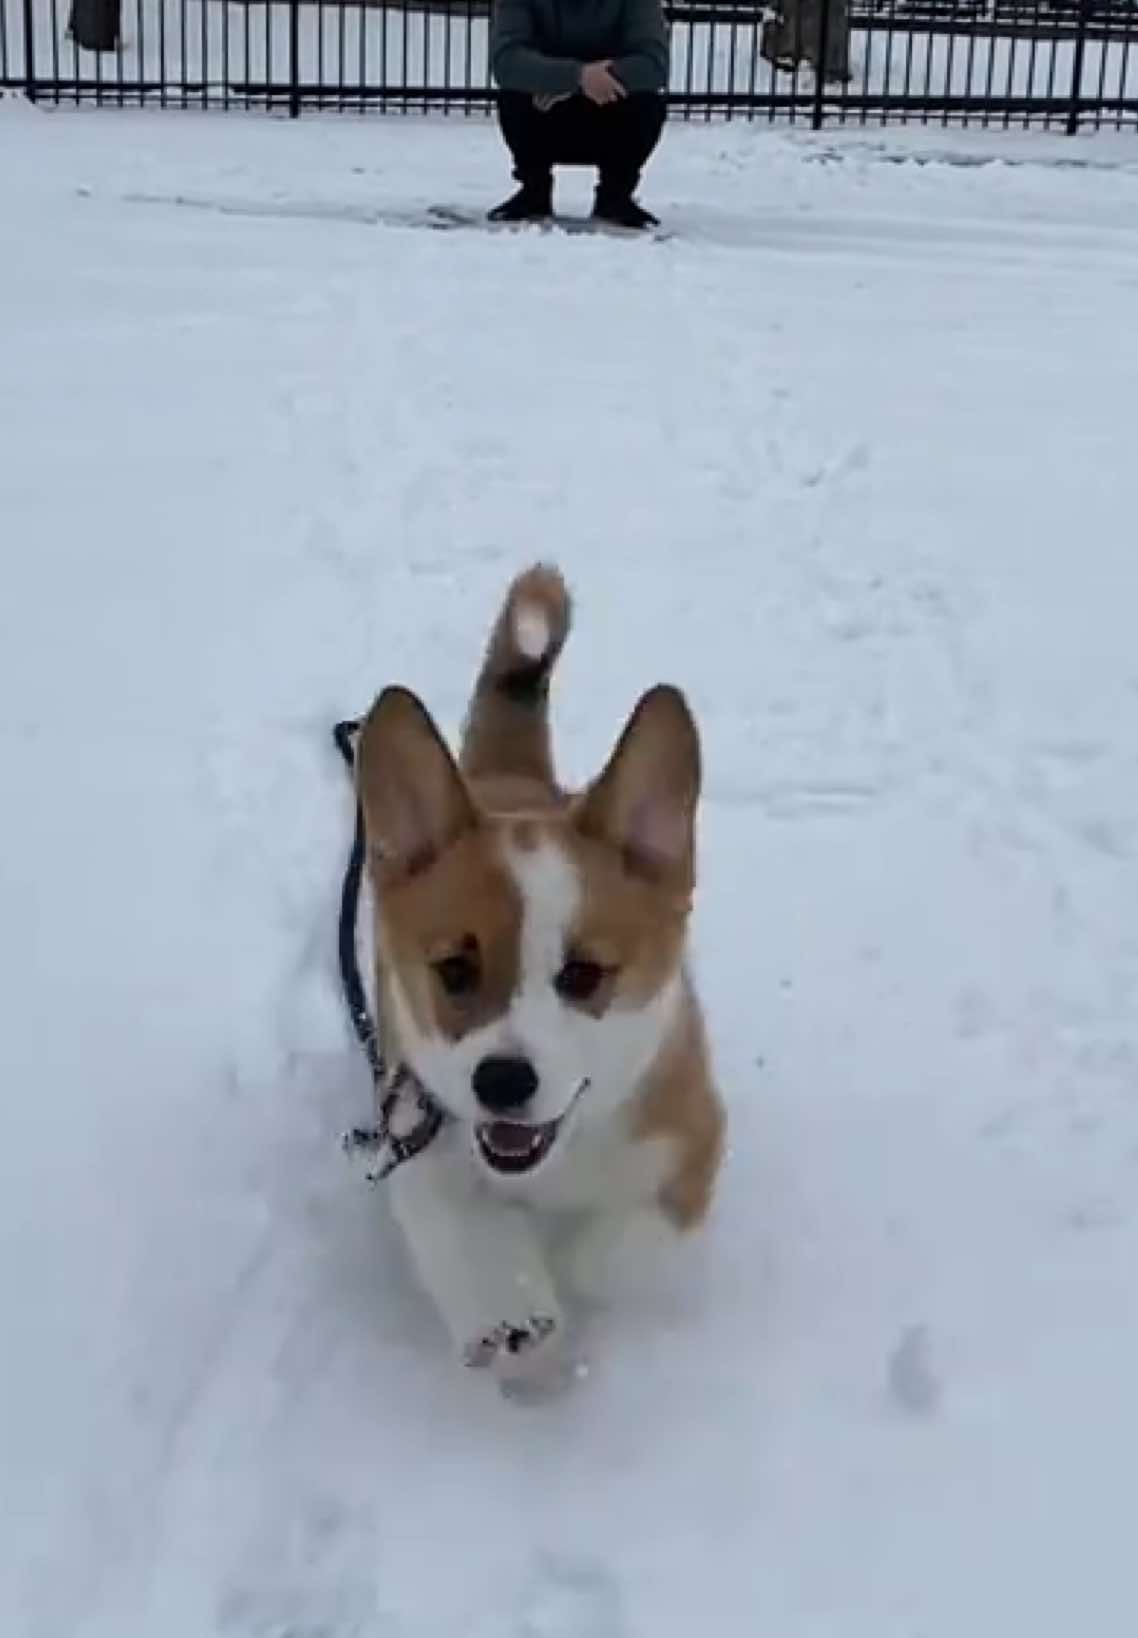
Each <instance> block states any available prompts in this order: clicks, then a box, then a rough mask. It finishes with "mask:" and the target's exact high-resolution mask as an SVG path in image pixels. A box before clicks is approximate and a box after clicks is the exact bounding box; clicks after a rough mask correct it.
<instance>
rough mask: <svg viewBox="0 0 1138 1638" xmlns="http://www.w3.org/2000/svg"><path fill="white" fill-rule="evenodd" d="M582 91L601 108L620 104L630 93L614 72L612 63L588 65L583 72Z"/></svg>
mask: <svg viewBox="0 0 1138 1638" xmlns="http://www.w3.org/2000/svg"><path fill="white" fill-rule="evenodd" d="M581 90H582V91H583V92H584V94H585V96H587V97H588V99H589V101H590V102H595V103H596V104H597V106H598V107H599V108H604V107H606V106H607V105H608V104H609V103H610V102H619V101H620V99H621V97H627V95H628V92H627V91H626V90H625V88H624V86H623V85H621V83H620V81H619V80H618V79H617V77H616V75H615V74H614V73H613V71H612V64H611V63H586V64H585V66H584V68H583V69H582V70H581Z"/></svg>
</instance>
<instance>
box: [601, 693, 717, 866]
mask: <svg viewBox="0 0 1138 1638" xmlns="http://www.w3.org/2000/svg"><path fill="white" fill-rule="evenodd" d="M699 787H700V754H699V734H698V732H697V731H696V726H695V722H694V720H693V718H692V714H691V711H690V710H689V709H688V704H687V701H686V700H685V699H684V696H683V695H682V694H681V693H680V691H679V689H678V688H668V687H665V686H663V685H661V686H660V687H657V688H652V689H649V691H648V693H647V694H645V695H644V696H643V698H642V699H641V700H640V702H639V704H638V705H637V707H636V709H635V710H634V711H633V713H632V715H631V717H630V718H629V719H628V722H627V724H626V726H625V729H624V732H623V733H622V734H621V736H620V739H619V740H618V741H617V745H616V749H615V750H614V751H613V754H612V756H611V757H610V758H609V761H608V765H607V766H606V768H605V770H604V772H603V773H602V774H601V776H600V778H599V779H597V780H596V781H595V782H594V783H593V784H592V785H591V786H590V787H589V789H588V790H587V791H586V792H585V794H584V796H583V797H582V798H581V800H580V803H579V805H578V808H577V812H576V815H575V818H576V823H577V827H578V829H579V830H581V831H582V832H583V834H584V835H586V836H592V837H594V838H595V839H596V840H598V841H603V842H607V843H608V844H609V845H610V846H612V847H615V848H616V849H617V850H618V851H619V852H620V854H621V856H622V858H623V860H624V864H625V868H626V870H628V871H629V872H630V874H632V875H636V876H641V877H643V878H644V879H645V880H648V881H653V882H670V883H674V884H676V885H683V886H685V887H688V888H690V886H691V883H692V881H693V879H694V875H695V812H696V805H697V803H698V801H699Z"/></svg>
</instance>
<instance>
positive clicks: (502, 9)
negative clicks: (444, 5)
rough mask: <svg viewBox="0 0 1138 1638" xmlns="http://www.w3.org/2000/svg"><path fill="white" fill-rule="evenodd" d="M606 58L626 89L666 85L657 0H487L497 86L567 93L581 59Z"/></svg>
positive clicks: (663, 28) (664, 39) (663, 27)
mask: <svg viewBox="0 0 1138 1638" xmlns="http://www.w3.org/2000/svg"><path fill="white" fill-rule="evenodd" d="M610 60H611V62H612V70H613V73H614V74H615V75H616V77H617V79H618V80H620V82H621V84H622V85H624V86H625V87H626V88H627V89H628V90H629V91H633V92H637V91H657V92H659V91H663V90H665V89H666V88H667V84H668V25H667V23H666V22H665V21H664V11H663V6H662V4H661V0H493V11H492V13H491V21H490V64H491V67H492V69H493V72H494V78H495V79H496V80H497V82H498V84H499V85H500V86H501V88H502V90H503V91H524V92H527V93H528V94H529V95H531V96H548V97H560V96H569V95H571V94H572V93H573V92H574V91H576V90H577V86H578V81H579V78H580V73H581V69H582V67H583V65H584V64H585V63H595V62H607V61H610Z"/></svg>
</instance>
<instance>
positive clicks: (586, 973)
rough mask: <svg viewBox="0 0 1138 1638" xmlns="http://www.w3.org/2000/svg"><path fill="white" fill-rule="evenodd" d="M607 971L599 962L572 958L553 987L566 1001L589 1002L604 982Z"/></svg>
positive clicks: (576, 957)
mask: <svg viewBox="0 0 1138 1638" xmlns="http://www.w3.org/2000/svg"><path fill="white" fill-rule="evenodd" d="M604 977H605V969H604V968H603V967H602V966H601V964H600V962H599V961H586V960H585V958H584V957H583V956H571V957H570V958H569V960H568V961H567V962H566V963H565V965H564V967H562V969H561V971H560V972H559V973H558V975H557V977H556V978H555V979H554V980H553V987H554V989H555V990H556V991H557V993H558V995H560V996H561V997H562V998H563V999H564V1000H566V1001H589V1000H591V998H592V997H593V996H594V995H596V993H597V991H598V990H599V989H600V987H601V984H602V983H603V981H604Z"/></svg>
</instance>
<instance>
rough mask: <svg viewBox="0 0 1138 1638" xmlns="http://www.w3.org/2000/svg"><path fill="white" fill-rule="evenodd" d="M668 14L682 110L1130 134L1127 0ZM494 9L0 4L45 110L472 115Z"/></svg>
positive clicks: (476, 4)
mask: <svg viewBox="0 0 1138 1638" xmlns="http://www.w3.org/2000/svg"><path fill="white" fill-rule="evenodd" d="M72 6H86V8H87V10H86V15H85V18H84V19H83V20H82V21H81V24H80V32H81V33H83V32H84V27H86V28H87V29H88V30H89V28H90V26H91V16H92V9H93V10H94V12H95V13H96V14H98V15H97V16H96V21H97V22H99V23H100V24H101V25H104V26H105V25H106V23H107V21H108V19H111V20H112V21H113V29H112V31H111V33H110V34H109V35H108V38H107V41H106V43H107V46H108V49H105V50H101V51H93V50H88V49H84V47H83V46H82V45H80V43H79V41H78V40H77V39H76V38H75V36H74V33H73V32H72V30H71V27H70V23H71V18H72V9H71V8H72ZM669 16H670V19H671V25H672V77H671V86H670V100H671V104H672V109H673V114H674V115H678V116H679V117H681V118H688V119H711V118H713V117H722V116H726V117H745V118H750V119H765V120H770V121H775V120H780V121H788V122H792V123H799V124H808V125H811V126H813V127H815V128H818V127H821V126H823V125H829V124H848V123H856V124H861V125H867V124H870V123H874V124H914V123H917V124H925V125H928V124H940V125H946V126H964V125H984V126H991V125H1000V126H1005V127H1011V126H1015V127H1018V128H1023V127H1041V128H1049V129H1059V130H1064V131H1068V132H1070V133H1072V134H1073V133H1075V132H1076V131H1079V130H1082V129H1088V128H1090V129H1102V128H1109V129H1116V130H1134V131H1138V0H756V3H755V4H754V5H748V4H746V3H741V0H723V3H717V0H698V3H695V4H691V5H684V4H682V3H677V4H673V5H671V6H670V7H669ZM487 18H488V6H487V3H486V0H0V87H3V88H4V89H7V90H16V91H22V92H23V93H24V94H25V95H27V96H29V97H32V98H34V99H35V100H37V101H39V102H45V103H51V104H55V103H60V104H66V103H71V104H85V103H95V104H113V105H116V106H121V107H138V106H151V105H154V106H161V107H176V108H250V109H252V108H258V109H267V110H271V111H283V112H288V113H290V114H292V115H294V116H295V115H297V114H299V113H301V112H302V110H304V109H309V108H311V109H335V110H342V111H348V112H368V111H373V110H378V111H400V112H412V111H431V110H434V111H440V112H443V113H476V112H484V111H485V110H486V109H488V108H489V107H490V106H491V103H492V100H493V88H492V85H491V80H490V73H489V63H488V49H487V44H488V42H487V36H488V20H487ZM84 38H85V39H86V38H87V35H86V34H84ZM819 63H821V64H824V65H825V68H826V73H825V74H823V75H819V74H818V73H816V71H815V65H816V64H819Z"/></svg>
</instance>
